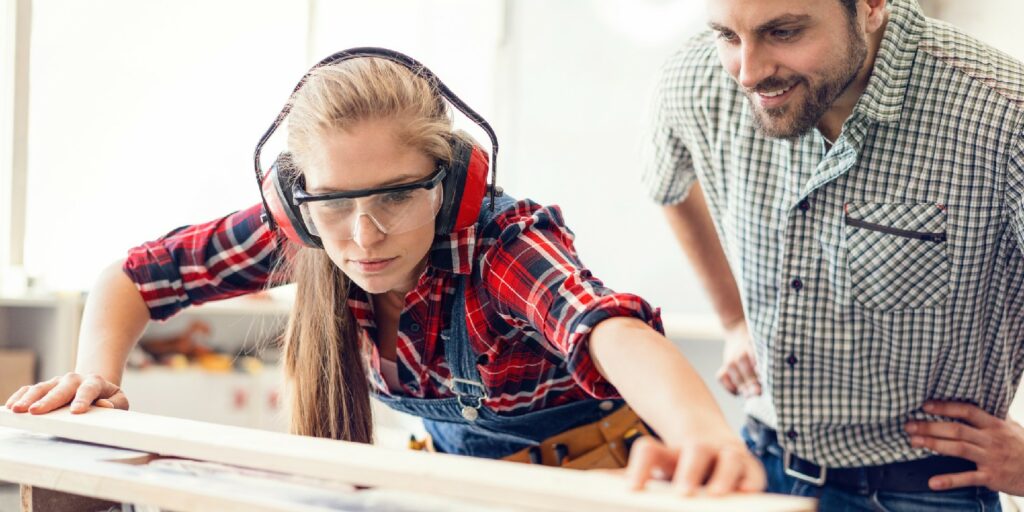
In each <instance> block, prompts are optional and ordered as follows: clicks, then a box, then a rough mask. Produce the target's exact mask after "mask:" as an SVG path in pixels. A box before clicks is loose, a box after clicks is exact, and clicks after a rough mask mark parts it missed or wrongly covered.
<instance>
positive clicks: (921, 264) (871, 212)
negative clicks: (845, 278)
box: [844, 203, 949, 311]
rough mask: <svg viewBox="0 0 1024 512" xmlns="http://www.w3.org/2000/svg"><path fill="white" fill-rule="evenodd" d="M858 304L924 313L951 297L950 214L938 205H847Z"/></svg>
mask: <svg viewBox="0 0 1024 512" xmlns="http://www.w3.org/2000/svg"><path fill="white" fill-rule="evenodd" d="M844 218H845V226H844V228H845V231H846V245H847V250H848V253H847V265H848V268H849V277H850V292H851V295H852V297H853V300H854V301H856V302H857V303H859V304H861V305H863V306H864V307H867V308H871V309H877V310H882V311H896V310H905V309H922V308H929V307H934V306H938V305H941V304H943V303H945V301H946V296H947V295H948V294H949V259H948V256H947V247H946V211H945V208H944V207H943V206H942V205H938V204H935V203H917V204H891V203H847V204H846V208H845V215H844Z"/></svg>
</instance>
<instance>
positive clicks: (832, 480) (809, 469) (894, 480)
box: [747, 418, 977, 493]
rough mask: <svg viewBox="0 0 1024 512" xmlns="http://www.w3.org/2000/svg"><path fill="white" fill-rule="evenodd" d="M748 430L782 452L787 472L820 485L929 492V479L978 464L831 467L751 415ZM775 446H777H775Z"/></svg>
mask: <svg viewBox="0 0 1024 512" xmlns="http://www.w3.org/2000/svg"><path fill="white" fill-rule="evenodd" d="M747 432H748V433H749V434H750V437H751V438H753V439H754V442H755V444H756V445H757V447H758V448H760V449H767V450H768V451H770V452H772V453H773V454H778V453H776V452H779V453H781V455H780V457H781V458H782V464H783V466H782V467H783V469H784V470H785V472H786V474H787V475H789V476H791V477H793V478H796V479H798V480H802V481H804V482H807V483H810V484H812V485H817V486H819V487H820V486H824V485H830V486H836V487H842V488H844V489H848V490H852V491H856V492H861V493H863V492H869V491H874V490H877V491H889V492H929V491H931V489H930V488H929V487H928V479H930V478H931V477H933V476H936V475H942V474H946V473H960V472H963V471H974V470H975V469H977V466H976V465H975V464H974V463H973V462H971V461H969V460H966V459H961V458H957V457H946V456H934V457H927V458H924V459H918V460H912V461H907V462H894V463H892V464H884V465H881V466H862V467H856V468H829V467H824V466H819V465H818V464H815V463H813V462H811V461H809V460H806V459H802V458H800V457H798V456H796V455H793V454H792V453H790V452H789V451H788V450H785V449H783V448H782V447H781V446H780V445H779V443H778V433H777V432H775V430H774V429H771V428H769V427H767V426H766V425H765V424H763V423H761V422H759V421H757V420H755V419H753V418H747ZM772 448H774V450H773V449H772Z"/></svg>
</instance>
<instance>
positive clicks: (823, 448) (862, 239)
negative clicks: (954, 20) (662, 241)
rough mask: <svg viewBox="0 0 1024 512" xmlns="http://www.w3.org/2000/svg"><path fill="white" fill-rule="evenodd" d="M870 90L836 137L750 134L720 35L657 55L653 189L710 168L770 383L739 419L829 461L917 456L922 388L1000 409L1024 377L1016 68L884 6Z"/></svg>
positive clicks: (1021, 76) (1021, 96)
mask: <svg viewBox="0 0 1024 512" xmlns="http://www.w3.org/2000/svg"><path fill="white" fill-rule="evenodd" d="M891 4H892V5H891V8H890V9H891V12H890V18H889V22H888V25H887V27H886V32H885V36H884V40H883V42H882V44H881V47H880V49H879V53H878V56H877V60H876V62H875V67H874V71H873V74H872V76H871V78H870V81H869V83H868V86H867V89H866V91H865V93H864V94H863V96H862V97H861V98H860V100H859V102H858V103H857V105H856V107H855V109H854V112H853V115H852V116H851V117H850V118H849V119H848V120H847V121H846V124H845V125H844V126H843V130H842V134H841V135H840V137H839V139H838V140H837V141H836V142H835V145H834V146H832V147H831V148H829V147H828V146H827V145H826V142H825V139H824V138H823V137H822V135H821V134H820V133H819V132H818V131H817V130H814V131H812V132H811V133H810V134H808V135H806V136H803V137H800V138H798V139H793V140H778V139H768V138H766V137H764V136H762V135H760V134H759V133H758V132H756V131H755V127H754V123H753V118H752V114H751V110H750V105H749V104H748V100H747V99H746V98H745V96H744V95H743V93H742V91H741V89H740V88H739V87H738V86H737V84H736V83H735V82H734V81H733V80H732V79H731V78H730V77H729V75H728V74H727V73H726V71H725V70H724V69H723V67H722V65H721V64H720V62H719V60H718V56H717V53H716V50H715V43H714V39H713V37H712V36H711V35H710V34H703V35H701V36H699V37H697V38H695V39H693V40H691V41H690V42H689V43H688V44H687V45H686V46H685V47H684V48H683V49H682V50H681V51H680V52H678V53H677V54H676V55H675V56H673V57H672V59H671V60H670V61H669V62H668V64H667V65H666V67H665V68H664V74H663V76H662V79H661V82H660V87H659V91H658V94H657V96H656V102H655V105H654V109H655V113H656V114H655V116H654V119H655V121H654V126H653V132H652V134H653V135H652V138H653V141H652V142H653V143H652V144H651V146H650V147H651V150H652V155H651V158H650V163H649V165H648V166H647V168H646V170H645V173H644V176H643V180H644V182H645V184H646V186H647V188H648V190H649V191H650V193H651V195H652V197H653V198H654V199H655V200H656V201H657V202H659V203H661V204H665V205H669V204H674V203H678V202H680V201H682V200H683V199H684V198H685V197H686V195H687V193H688V191H689V189H690V187H691V185H692V184H693V183H694V182H695V180H697V179H698V178H699V180H700V183H701V187H702V189H703V191H704V194H705V195H706V197H707V202H708V206H709V208H710V210H711V213H712V216H713V217H714V219H715V222H716V226H717V228H718V231H719V235H720V237H721V239H722V244H723V246H724V248H725V250H726V253H727V255H728V257H729V261H730V264H731V267H732V270H733V273H734V274H735V276H736V279H737V282H738V283H739V286H740V290H741V295H742V297H743V305H744V310H745V312H746V315H747V321H748V323H749V326H750V329H751V333H752V335H753V337H754V345H755V353H756V357H757V370H758V372H759V375H760V377H761V379H762V382H763V384H764V386H763V387H764V389H765V392H764V393H763V394H762V396H761V397H759V398H757V399H754V400H752V401H751V402H750V403H748V412H749V413H751V414H752V415H754V416H755V417H757V418H759V419H761V420H762V421H764V422H766V423H768V424H769V425H772V426H774V427H777V428H778V430H779V432H780V443H781V444H782V445H783V447H785V448H786V449H788V450H790V451H792V452H793V453H794V454H796V455H799V456H801V457H804V458H806V459H809V460H812V461H814V462H817V463H819V464H823V465H828V466H862V465H872V464H883V463H888V462H894V461H902V460H910V459H917V458H921V457H925V456H927V455H929V453H928V452H925V451H923V450H918V449H912V448H911V447H910V444H909V438H908V436H907V434H906V433H905V432H904V430H903V426H904V424H905V422H906V421H907V420H909V419H934V418H933V417H931V416H929V415H926V414H924V413H923V411H922V405H923V403H924V401H926V400H929V399H949V400H962V401H968V402H973V403H976V404H978V405H980V406H981V407H983V408H984V409H985V410H987V411H989V412H991V413H994V414H996V415H999V416H1004V415H1005V414H1006V411H1007V408H1008V406H1009V404H1010V401H1011V399H1012V396H1013V390H1015V389H1016V387H1017V383H1018V380H1019V378H1020V375H1021V371H1022V370H1024V258H1022V248H1024V199H1022V197H1024V66H1022V64H1021V63H1020V62H1018V61H1017V60H1015V59H1012V58H1010V57H1008V56H1006V55H1004V54H1002V53H1000V52H998V51H996V50H994V49H992V48H990V47H987V46H985V45H984V44H982V43H980V42H978V41H977V40H975V39H973V38H971V37H969V36H967V35H965V34H964V33H962V32H960V31H959V30H957V29H956V28H954V27H952V26H949V25H947V24H945V23H941V22H938V21H935V20H931V19H928V18H925V17H924V15H923V14H922V13H921V10H920V7H919V6H918V5H917V3H916V2H915V1H913V0H896V1H894V2H891Z"/></svg>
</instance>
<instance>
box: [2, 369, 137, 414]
mask: <svg viewBox="0 0 1024 512" xmlns="http://www.w3.org/2000/svg"><path fill="white" fill-rule="evenodd" d="M69 403H70V404H71V412H72V413H75V414H78V413H83V412H85V411H88V410H89V406H90V405H96V406H97V407H110V408H115V409H125V410H127V409H128V397H126V396H125V394H124V392H123V391H121V388H119V387H118V386H117V385H115V384H113V383H111V382H110V381H108V380H106V379H104V378H103V377H101V376H99V375H97V374H95V373H93V374H88V375H82V374H78V373H68V374H67V375H64V376H63V377H54V378H52V379H50V380H47V381H43V382H40V383H38V384H36V385H34V386H24V387H22V388H21V389H19V390H18V391H16V392H15V393H14V394H13V395H11V397H10V398H8V399H7V403H6V407H7V408H8V409H10V410H11V411H13V412H17V413H23V412H28V413H31V414H45V413H48V412H50V411H53V410H55V409H59V408H61V407H64V406H65V405H67V404H69Z"/></svg>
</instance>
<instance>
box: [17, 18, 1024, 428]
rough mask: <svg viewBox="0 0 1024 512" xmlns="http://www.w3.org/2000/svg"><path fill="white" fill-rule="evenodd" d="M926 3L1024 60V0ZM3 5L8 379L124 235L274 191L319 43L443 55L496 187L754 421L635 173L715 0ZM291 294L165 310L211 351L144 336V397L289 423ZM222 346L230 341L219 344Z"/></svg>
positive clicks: (35, 367)
mask: <svg viewBox="0 0 1024 512" xmlns="http://www.w3.org/2000/svg"><path fill="white" fill-rule="evenodd" d="M922 5H923V7H924V8H925V9H926V11H927V12H928V13H929V14H930V15H932V16H938V17H941V18H943V19H946V20H949V21H951V22H952V23H954V24H956V25H958V26H961V27H963V28H964V29H965V30H966V31H967V32H969V33H971V34H973V35H975V36H977V37H979V38H981V39H982V40H984V41H987V42H989V43H991V44H993V45H995V46H996V47H998V48H1000V49H1002V50H1004V51H1006V52H1008V53H1010V54H1011V55H1014V56H1016V57H1017V58H1024V37H1022V36H1021V34H1020V29H1019V22H1020V20H1021V19H1024V3H1022V2H1020V1H1019V0H973V1H971V2H967V1H964V0H955V1H954V0H946V1H943V0H931V1H922ZM3 9H4V10H3V11H0V15H2V16H3V17H2V19H0V51H2V54H0V55H2V57H0V66H2V70H0V348H4V349H5V350H6V352H5V353H6V354H7V355H6V357H7V359H6V360H7V361H8V363H7V364H9V366H7V367H4V366H2V365H3V364H4V363H3V362H2V361H4V359H2V358H0V377H3V376H4V375H5V374H6V375H7V376H8V384H9V385H10V384H11V382H12V381H15V380H19V379H22V380H25V379H36V378H44V377H50V376H51V375H56V374H58V373H62V372H65V371H68V370H70V369H71V365H72V362H73V357H74V350H75V340H76V338H77V328H78V324H77V322H78V321H79V320H80V314H81V304H82V292H83V291H84V290H87V289H88V288H89V287H90V286H91V284H92V282H93V280H94V279H95V277H96V276H97V274H98V273H99V271H100V269H101V268H102V267H104V266H105V265H107V264H109V263H110V262H111V261H113V260H115V259H117V258H120V257H123V255H124V254H125V251H126V250H127V249H128V248H129V247H132V246H134V245H137V244H139V243H141V242H143V241H146V240H150V239H153V238H155V237H157V236H159V235H161V234H163V233H165V232H167V231H169V230H171V229H172V228H175V227H177V226H180V225H183V224H189V223H196V222H202V221H206V220H209V219H212V218H215V217H217V216H221V215H223V214H226V213H228V212H230V211H233V210H236V209H240V208H244V207H246V206H249V205H251V204H254V203H255V202H257V201H258V199H259V196H258V192H257V188H256V185H255V182H254V178H253V173H252V168H251V155H252V151H253V148H254V145H255V143H256V141H257V139H258V138H259V136H260V135H261V134H262V133H263V131H264V130H265V129H266V128H267V126H269V124H270V123H271V121H272V120H273V119H274V116H275V115H276V114H277V112H278V111H279V110H280V108H281V107H282V106H283V104H284V102H285V100H286V98H287V97H288V94H289V93H290V92H291V90H292V87H293V86H294V85H295V83H296V82H297V80H298V79H299V78H300V77H301V76H302V74H303V73H304V72H305V71H306V70H307V68H308V67H309V66H310V65H311V64H312V63H314V62H316V61H317V60H319V59H320V58H322V57H324V56H327V55H328V54H330V53H332V52H334V51H337V50H341V49H344V48H348V47H353V46H384V47H389V48H393V49H396V50H399V51H402V52H405V53H408V54H409V55H412V56H413V57H415V58H417V59H419V60H420V61H422V62H423V63H425V64H426V65H427V66H428V67H430V68H432V69H433V70H434V71H435V72H436V73H437V74H438V75H439V76H440V77H441V78H442V79H443V80H444V81H445V82H446V83H447V84H448V85H449V86H450V87H451V88H452V89H453V90H454V91H455V92H456V93H457V94H459V95H460V96H461V97H462V98H463V99H464V100H465V101H466V102H468V103H469V104H470V105H471V106H473V107H474V108H475V109H476V110H477V111H478V112H480V113H481V114H483V115H484V117H486V118H487V119H488V120H489V121H490V122H491V123H492V125H493V126H494V128H495V130H496V131H497V134H498V137H499V140H500V142H501V153H500V162H501V165H500V171H501V172H500V173H499V176H498V181H499V183H500V185H501V186H503V187H504V188H505V190H507V191H509V192H510V193H511V194H512V195H514V196H516V197H530V198H533V199H534V200H536V201H538V202H541V203H547V204H558V205H560V206H562V208H563V210H564V212H565V218H566V220H567V222H568V224H569V225H570V227H572V229H573V230H574V231H575V233H576V235H577V239H576V244H577V248H578V250H579V252H580V254H581V255H582V258H583V261H584V262H585V263H586V264H587V265H588V266H589V267H590V268H591V270H592V271H593V272H594V274H595V275H597V276H599V277H601V278H602V279H603V280H605V282H606V283H607V284H608V285H610V286H611V287H612V288H615V289H617V290H620V291H628V292H633V293H638V294H640V295H642V296H644V297H646V298H647V299H648V300H649V301H650V302H651V303H652V304H654V305H656V306H659V307H661V308H662V310H663V312H664V313H665V315H666V317H669V318H670V319H673V322H672V326H673V327H672V331H671V332H670V333H669V334H670V336H671V337H672V338H673V340H674V341H676V342H677V343H678V344H679V346H680V347H681V348H682V349H683V350H684V351H685V352H686V353H687V355H688V356H689V357H690V358H691V359H692V360H693V361H694V362H695V364H696V366H697V367H698V369H699V370H700V371H701V373H702V374H703V375H704V376H705V378H706V379H707V380H708V382H709V386H710V387H711V388H712V389H713V390H714V391H715V393H716V394H717V396H718V397H719V398H720V399H721V400H722V403H723V405H724V407H725V408H726V411H727V414H728V415H729V418H730V421H732V422H733V424H734V425H737V426H738V424H739V422H740V421H741V419H742V416H741V413H740V407H739V405H740V404H739V401H738V400H737V399H734V398H730V397H727V396H726V395H725V394H724V393H723V392H722V391H721V390H720V389H719V387H718V385H717V384H716V383H714V382H713V374H714V372H715V370H716V369H717V367H718V364H719V361H720V346H719V344H718V343H716V338H717V334H716V331H715V329H716V320H715V318H714V317H712V316H711V308H710V306H709V304H708V302H707V300H706V298H705V296H704V294H703V291H702V290H701V288H700V287H699V285H698V284H697V282H696V279H695V278H694V276H693V274H692V273H691V272H690V270H689V268H688V265H687V263H686V262H685V261H684V258H683V256H682V254H681V251H680V250H679V249H678V246H677V244H676V242H675V241H674V239H673V238H672V236H671V233H670V231H669V230H668V228H667V226H666V225H665V222H663V219H662V217H661V214H660V212H659V209H658V208H657V207H655V206H654V205H652V204H651V203H650V202H649V201H648V200H647V198H646V194H645V192H644V191H643V189H642V188H641V186H640V183H639V174H640V169H641V153H642V148H643V140H642V135H643V132H644V128H645V125H646V121H647V119H648V116H649V109H648V107H649V104H650V96H651V92H652V91H653V87H654V80H655V75H656V73H657V70H658V69H659V67H660V65H661V63H662V62H663V61H664V60H665V59H666V58H667V57H668V56H669V55H670V54H671V53H672V52H673V50H674V49H675V48H677V47H678V46H679V45H680V44H681V43H682V42H683V41H684V40H685V39H687V38H688V37H690V36H692V35H693V34H695V33H697V32H698V31H700V30H701V29H702V27H703V26H704V23H705V22H704V14H703V2H702V1H700V0H485V1H481V0H376V1H373V2H367V1H356V0H306V1H296V0H178V1H176V2H170V3H168V2H157V1H152V0H105V1H102V2H81V1H74V0H36V1H30V0H3ZM463 126H467V127H468V125H467V124H466V123H463ZM474 134H475V135H476V136H477V137H478V139H480V140H486V138H485V137H484V136H483V134H481V133H479V132H474ZM277 147H280V145H278V146H277ZM271 153H272V154H273V153H276V152H274V151H272V152H271ZM287 308H288V305H287V293H286V292H285V293H283V294H281V295H280V296H278V297H276V298H271V299H265V300H263V301H256V300H249V301H235V302H233V303H231V304H228V305H221V306H220V307H219V308H218V307H217V306H215V305H211V306H204V307H202V308H196V310H195V311H190V312H188V313H186V314H183V315H182V316H180V317H178V318H176V319H174V320H172V321H171V322H168V323H166V324H161V325H157V326H153V327H152V328H151V330H150V331H149V333H148V334H147V339H149V340H150V341H164V342H169V343H170V345H171V346H181V347H192V349H193V352H187V351H185V350H184V349H183V350H181V351H179V352H180V353H178V354H176V355H177V356H182V357H173V356H174V354H172V355H171V356H168V354H166V353H159V352H154V351H150V352H147V353H139V354H136V355H135V356H133V357H134V358H133V362H132V364H133V368H134V370H133V371H131V372H129V374H128V375H127V376H126V382H125V386H126V388H127V389H128V394H129V397H131V398H132V404H133V406H134V407H136V408H137V409H138V410H143V411H147V412H157V413H163V414H175V415H182V416H190V417H196V418H198V419H205V420H209V421H220V422H225V423H233V424H240V425H247V426H256V427H261V428H281V421H280V419H281V415H280V410H279V407H278V406H279V404H278V397H277V395H276V386H277V384H276V382H277V381H276V380H275V379H276V372H268V371H265V370H261V368H263V367H264V366H266V367H270V368H273V367H274V366H273V365H274V360H275V356H274V353H273V350H269V349H268V350H260V348H265V347H266V346H267V343H268V340H270V339H272V338H273V335H274V333H276V332H277V330H278V329H279V328H280V325H281V322H282V320H283V318H284V316H285V315H286V313H287ZM174 343H178V344H179V345H174ZM211 353H212V354H215V355H221V356H224V357H225V358H226V359H224V358H221V359H217V358H212V359H211V358H210V357H207V358H206V359H203V357H202V356H204V355H206V356H209V355H210V354H211ZM2 354H3V353H0V355H2ZM19 354H20V355H19ZM19 357H20V358H21V359H18V358H19ZM12 358H13V359H12ZM12 360H14V361H16V362H15V363H10V361H12ZM4 368H7V370H5V369H4ZM18 368H20V369H22V370H23V372H22V373H17V372H16V371H15V370H12V369H18ZM186 376H187V377H188V378H182V377H186ZM133 386H134V387H133ZM0 387H2V386H0ZM3 392H4V390H3V389H0V394H3V397H4V398H6V396H7V394H6V393H3ZM195 396H206V397H207V399H206V400H205V401H204V404H202V405H197V404H196V401H195V400H193V398H194V397H195Z"/></svg>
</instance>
